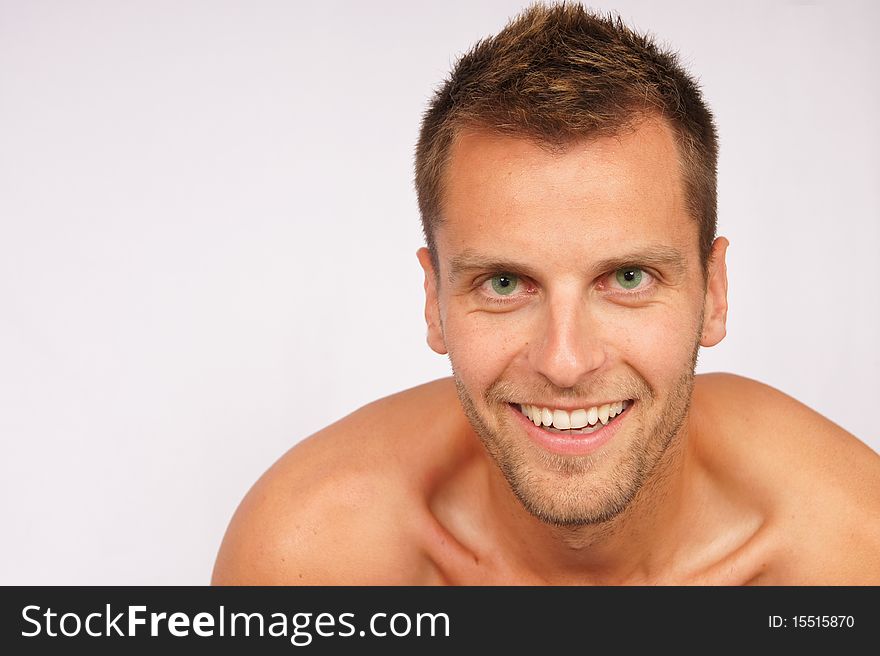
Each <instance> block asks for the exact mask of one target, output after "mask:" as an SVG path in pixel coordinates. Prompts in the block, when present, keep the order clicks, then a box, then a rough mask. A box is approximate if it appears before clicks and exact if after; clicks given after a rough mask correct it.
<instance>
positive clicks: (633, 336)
mask: <svg viewBox="0 0 880 656" xmlns="http://www.w3.org/2000/svg"><path fill="white" fill-rule="evenodd" d="M690 317H691V314H690V313H689V312H687V313H686V312H685V310H684V309H683V308H676V309H673V308H656V309H654V308H650V309H647V308H646V309H645V310H644V311H643V314H639V315H634V316H631V317H630V318H629V320H628V321H626V322H625V323H624V324H622V325H621V328H620V331H619V336H620V337H619V340H618V343H619V344H620V356H621V358H622V359H623V360H624V361H625V362H626V363H627V364H629V365H630V366H631V367H633V368H634V369H635V370H636V371H637V372H638V373H639V374H640V375H641V376H642V377H643V378H645V380H646V381H647V382H648V383H649V384H650V385H651V387H653V388H655V389H657V388H664V387H666V386H667V385H668V381H676V380H678V378H679V377H680V376H681V374H682V371H684V370H685V369H687V368H689V367H690V365H691V361H692V358H693V353H694V348H695V345H696V339H697V330H698V326H697V323H698V321H697V320H696V319H691V318H690ZM683 318H686V320H684V321H683V320H682V319H683Z"/></svg>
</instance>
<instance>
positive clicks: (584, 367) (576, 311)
mask: <svg viewBox="0 0 880 656" xmlns="http://www.w3.org/2000/svg"><path fill="white" fill-rule="evenodd" d="M540 322H541V325H540V327H539V333H538V335H537V336H536V337H537V339H536V340H535V342H533V344H534V346H533V348H532V349H530V351H529V359H530V363H531V365H532V367H533V369H534V370H535V371H537V372H538V373H540V374H541V375H543V376H544V377H545V378H547V380H548V381H550V382H551V383H553V384H554V385H556V386H557V387H561V388H569V387H574V386H575V385H576V384H577V383H579V382H580V381H582V380H583V379H584V378H585V377H587V376H589V375H590V374H592V373H594V372H595V371H596V370H598V369H600V368H601V367H602V365H603V364H605V361H606V359H607V353H606V345H605V343H604V340H603V338H602V335H601V323H600V322H599V321H598V320H597V319H596V317H595V316H593V315H592V314H591V310H590V308H589V306H588V305H587V303H586V302H585V301H584V299H583V296H581V295H577V296H575V297H573V298H568V299H563V298H555V299H552V298H551V299H547V305H546V309H545V311H544V312H542V314H541V319H540Z"/></svg>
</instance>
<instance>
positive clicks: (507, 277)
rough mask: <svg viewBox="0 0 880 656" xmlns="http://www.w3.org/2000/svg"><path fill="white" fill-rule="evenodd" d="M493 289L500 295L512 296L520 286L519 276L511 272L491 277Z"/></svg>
mask: <svg viewBox="0 0 880 656" xmlns="http://www.w3.org/2000/svg"><path fill="white" fill-rule="evenodd" d="M490 280H491V281H492V289H493V290H494V291H495V293H496V294H498V295H499V296H510V295H511V294H512V293H513V292H515V291H516V288H517V287H518V286H519V278H517V277H516V276H514V275H513V274H510V273H500V274H498V275H497V276H492V277H491V278H490Z"/></svg>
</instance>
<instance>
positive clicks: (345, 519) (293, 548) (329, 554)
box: [212, 381, 449, 585]
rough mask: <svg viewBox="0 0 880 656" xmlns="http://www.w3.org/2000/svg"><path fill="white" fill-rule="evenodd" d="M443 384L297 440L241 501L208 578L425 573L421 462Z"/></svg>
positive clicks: (348, 578) (293, 579) (335, 579)
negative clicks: (431, 415)
mask: <svg viewBox="0 0 880 656" xmlns="http://www.w3.org/2000/svg"><path fill="white" fill-rule="evenodd" d="M448 387H449V384H448V382H445V381H435V382H433V383H428V384H426V385H422V386H419V387H416V388H412V389H410V390H406V391H404V392H400V393H398V394H395V395H392V396H389V397H386V398H384V399H380V400H379V401H375V402H373V403H371V404H369V405H367V406H364V407H363V408H361V409H359V410H357V411H356V412H354V413H352V414H350V415H348V416H347V417H345V418H344V419H341V420H340V421H338V422H336V423H334V424H332V425H331V426H328V427H327V428H325V429H324V430H322V431H320V432H318V433H316V434H315V435H312V436H311V437H309V438H307V439H305V440H303V441H302V442H300V443H299V444H297V445H296V446H294V447H293V448H292V449H291V450H290V451H288V452H287V453H286V454H285V455H284V456H282V457H281V458H280V459H279V460H278V462H276V463H275V464H274V465H273V466H272V467H271V468H270V469H269V470H268V471H267V472H266V473H265V474H264V475H263V476H262V477H261V478H260V480H259V481H257V483H256V484H255V485H254V486H253V487H252V488H251V490H250V491H249V492H248V494H247V496H246V497H245V498H244V500H243V501H242V502H241V504H240V506H239V508H238V510H237V511H236V513H235V515H234V517H233V519H232V521H231V522H230V525H229V528H228V529H227V532H226V536H225V537H224V540H223V544H222V545H221V548H220V552H219V554H218V557H217V562H216V564H215V567H214V574H213V578H212V582H213V583H214V584H215V585H236V584H247V585H275V584H280V585H296V584H300V585H336V584H339V585H360V584H377V585H395V584H405V583H413V582H417V581H422V580H424V579H425V578H426V577H427V576H429V574H430V560H429V559H428V558H427V557H426V556H425V555H424V553H423V552H422V550H421V549H420V546H419V535H420V534H421V532H422V531H421V530H420V526H419V524H420V522H421V521H422V519H421V515H422V506H423V504H422V499H423V497H424V479H425V477H426V476H427V475H428V474H427V473H426V471H425V469H424V468H423V467H421V466H420V464H419V463H421V462H423V458H424V459H426V460H427V461H430V460H431V457H430V456H428V454H427V452H428V451H430V450H431V449H432V448H437V447H436V446H435V444H434V443H435V442H436V440H431V439H430V437H431V436H429V435H427V434H426V426H429V425H430V424H429V422H427V421H426V420H425V412H426V409H430V408H435V409H436V408H437V403H436V402H437V399H438V397H440V398H445V397H446V396H448V393H449V389H448ZM420 456H421V457H420ZM425 456H428V457H427V458H425ZM435 460H436V458H435Z"/></svg>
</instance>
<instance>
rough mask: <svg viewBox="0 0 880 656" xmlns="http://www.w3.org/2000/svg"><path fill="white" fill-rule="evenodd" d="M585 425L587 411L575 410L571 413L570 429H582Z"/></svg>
mask: <svg viewBox="0 0 880 656" xmlns="http://www.w3.org/2000/svg"><path fill="white" fill-rule="evenodd" d="M586 425H587V411H586V410H575V411H574V412H572V413H571V427H572V428H583V427H584V426H586Z"/></svg>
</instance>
